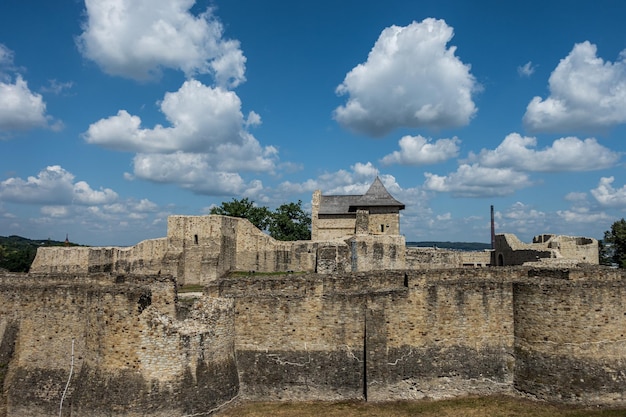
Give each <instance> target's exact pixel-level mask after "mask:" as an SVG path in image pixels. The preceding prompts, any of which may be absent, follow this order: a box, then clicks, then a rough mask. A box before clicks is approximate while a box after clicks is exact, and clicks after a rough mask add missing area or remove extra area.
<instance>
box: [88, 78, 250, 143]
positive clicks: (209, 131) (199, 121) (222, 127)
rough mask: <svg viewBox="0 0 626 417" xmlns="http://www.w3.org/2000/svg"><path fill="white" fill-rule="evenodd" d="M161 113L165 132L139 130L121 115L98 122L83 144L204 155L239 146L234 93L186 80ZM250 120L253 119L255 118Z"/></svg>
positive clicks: (134, 118)
mask: <svg viewBox="0 0 626 417" xmlns="http://www.w3.org/2000/svg"><path fill="white" fill-rule="evenodd" d="M160 107H161V112H163V114H164V115H165V117H166V119H167V120H168V122H169V123H170V124H171V126H170V127H164V126H162V125H156V126H155V127H154V128H152V129H146V128H142V127H141V119H140V118H139V117H138V116H133V115H131V114H129V113H128V112H127V111H126V110H120V111H118V113H117V115H115V116H111V117H109V118H106V119H101V120H99V121H97V122H95V123H93V124H91V125H90V126H89V129H88V130H87V132H85V134H84V138H85V140H86V141H87V142H88V143H92V144H96V145H100V146H103V147H106V148H110V149H115V150H121V151H135V152H175V151H183V152H194V151H198V152H208V151H213V150H215V147H216V146H217V145H219V144H224V143H235V144H241V143H243V138H242V136H243V133H244V125H245V123H246V121H245V120H244V117H243V114H242V113H241V100H240V99H239V97H238V96H237V94H236V93H234V92H232V91H227V90H224V89H222V88H220V87H216V88H213V87H210V86H206V85H204V84H202V83H201V82H199V81H197V80H188V81H185V82H184V83H183V85H182V86H181V87H180V89H179V90H178V91H176V92H168V93H166V94H165V97H164V99H163V101H161V102H160ZM255 120H257V119H256V118H255Z"/></svg>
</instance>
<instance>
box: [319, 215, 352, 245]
mask: <svg viewBox="0 0 626 417" xmlns="http://www.w3.org/2000/svg"><path fill="white" fill-rule="evenodd" d="M314 223H315V230H316V232H315V234H313V233H312V231H311V240H332V239H343V238H345V237H346V236H352V235H353V234H354V233H355V230H356V217H355V215H346V214H337V215H331V214H323V215H319V216H318V218H317V221H316V222H314Z"/></svg>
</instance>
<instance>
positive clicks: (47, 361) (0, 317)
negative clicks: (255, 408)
mask: <svg viewBox="0 0 626 417" xmlns="http://www.w3.org/2000/svg"><path fill="white" fill-rule="evenodd" d="M174 301H175V285H174V281H173V280H172V279H170V278H165V277H156V276H152V277H131V276H117V277H116V276H109V275H106V274H100V275H90V276H75V275H72V276H61V275H55V276H26V275H22V276H13V275H4V276H2V278H1V279H0V329H4V330H3V331H2V332H0V360H1V361H4V362H3V363H2V365H3V366H0V369H6V373H5V374H4V376H3V377H2V381H1V382H2V383H3V390H2V392H3V395H2V400H1V401H0V410H2V403H4V405H5V406H4V408H5V410H6V415H8V416H20V417H21V416H33V415H41V416H46V415H48V416H52V415H55V416H56V415H58V413H59V403H60V399H61V395H62V392H63V390H64V387H65V384H66V382H67V379H68V375H69V371H70V365H71V349H72V339H74V352H75V355H74V356H75V361H74V370H73V376H72V380H71V383H70V385H69V390H68V393H67V397H66V399H65V402H64V408H63V410H64V414H63V415H70V414H71V415H72V416H96V417H98V416H108V415H111V413H113V414H115V415H120V416H139V415H151V416H170V415H173V414H184V413H187V414H188V413H192V412H199V411H206V410H208V409H211V408H213V407H214V406H215V405H216V404H219V403H223V402H224V401H227V400H229V399H230V398H232V397H233V396H234V395H236V392H237V384H238V383H237V375H236V369H235V368H236V367H235V362H234V339H233V337H232V326H233V309H232V304H229V302H228V300H222V301H221V304H219V303H218V304H210V303H209V304H204V305H200V306H198V308H197V310H199V311H200V312H199V313H196V315H197V317H195V320H194V321H193V323H191V322H189V323H185V322H182V323H177V322H176V321H175V320H174V319H173V317H175V315H176V307H175V303H174ZM192 314H193V312H192Z"/></svg>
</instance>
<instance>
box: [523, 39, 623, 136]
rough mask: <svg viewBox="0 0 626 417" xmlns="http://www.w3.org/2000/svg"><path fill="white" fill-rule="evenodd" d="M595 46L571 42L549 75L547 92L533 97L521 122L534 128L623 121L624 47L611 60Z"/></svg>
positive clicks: (568, 128)
mask: <svg viewBox="0 0 626 417" xmlns="http://www.w3.org/2000/svg"><path fill="white" fill-rule="evenodd" d="M596 52H597V49H596V46H595V45H593V44H591V43H589V42H583V43H579V44H576V45H574V48H573V49H572V51H571V52H570V53H569V55H568V56H567V57H565V58H564V59H562V60H561V61H560V62H559V64H558V65H557V67H556V68H555V70H554V71H553V72H552V74H551V75H550V80H549V88H550V96H549V97H548V98H546V99H545V100H543V99H542V98H541V97H534V98H533V99H532V101H531V102H530V103H529V104H528V107H527V108H526V114H525V115H524V124H525V126H526V127H527V128H529V129H531V130H534V131H545V132H557V131H565V132H567V131H573V130H575V129H602V128H606V127H611V126H614V125H616V124H620V123H624V122H626V51H622V53H621V54H620V57H619V60H618V61H616V62H614V63H612V62H609V61H606V62H605V61H604V60H603V59H602V58H599V57H598V56H597V55H596Z"/></svg>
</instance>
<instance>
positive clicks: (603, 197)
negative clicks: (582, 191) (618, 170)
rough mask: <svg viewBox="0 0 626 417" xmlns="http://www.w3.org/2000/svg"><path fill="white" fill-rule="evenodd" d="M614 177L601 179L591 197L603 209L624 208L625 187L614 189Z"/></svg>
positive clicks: (625, 204)
mask: <svg viewBox="0 0 626 417" xmlns="http://www.w3.org/2000/svg"><path fill="white" fill-rule="evenodd" d="M614 181H615V178H614V177H602V178H600V182H599V183H598V186H597V187H596V188H594V189H593V190H591V195H593V196H594V198H595V199H596V200H597V201H598V203H600V205H601V206H604V207H616V208H626V185H624V186H622V187H621V188H617V189H616V188H614V187H613V182H614Z"/></svg>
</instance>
